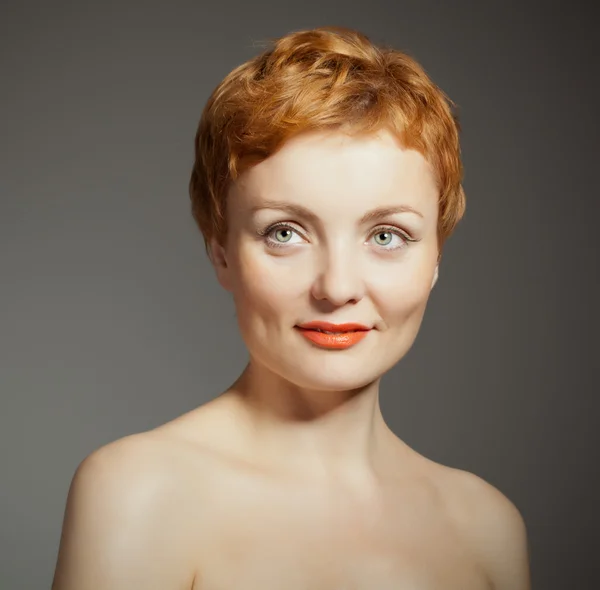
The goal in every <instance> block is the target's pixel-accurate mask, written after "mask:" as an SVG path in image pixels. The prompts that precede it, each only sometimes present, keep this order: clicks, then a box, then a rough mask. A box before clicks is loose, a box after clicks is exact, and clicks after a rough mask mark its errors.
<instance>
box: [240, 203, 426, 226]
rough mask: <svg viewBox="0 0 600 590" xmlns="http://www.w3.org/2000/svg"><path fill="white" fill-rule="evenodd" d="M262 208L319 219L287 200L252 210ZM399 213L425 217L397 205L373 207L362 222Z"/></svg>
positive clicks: (255, 209)
mask: <svg viewBox="0 0 600 590" xmlns="http://www.w3.org/2000/svg"><path fill="white" fill-rule="evenodd" d="M262 209H278V210H279V211H285V212H287V213H291V214H292V215H294V216H297V217H304V218H305V219H308V220H309V221H311V222H316V221H318V217H317V215H315V214H314V213H313V212H312V211H311V210H310V209H307V208H306V207H303V206H302V205H295V204H293V203H286V202H285V201H270V200H268V201H263V202H262V203H261V204H260V205H256V206H254V207H252V209H251V212H252V214H253V215H254V214H255V213H256V212H257V211H260V210H262ZM397 213H414V214H415V215H418V216H419V217H423V214H422V213H421V212H420V211H417V210H416V209H413V208H412V207H411V206H410V205H397V206H395V207H377V208H376V209H372V210H371V211H368V212H367V213H365V214H364V215H363V216H362V217H361V219H360V223H361V224H364V223H368V222H370V221H374V220H376V219H381V218H382V217H387V216H388V215H395V214H397Z"/></svg>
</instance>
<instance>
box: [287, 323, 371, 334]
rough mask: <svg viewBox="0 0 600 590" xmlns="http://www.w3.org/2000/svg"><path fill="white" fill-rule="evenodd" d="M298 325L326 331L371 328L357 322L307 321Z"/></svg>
mask: <svg viewBox="0 0 600 590" xmlns="http://www.w3.org/2000/svg"><path fill="white" fill-rule="evenodd" d="M298 327H299V328H303V329H305V330H324V331H326V332H356V331H360V330H370V329H371V328H370V327H369V326H365V325H364V324H357V323H355V322H349V323H346V324H332V323H331V322H306V323H305V324H298Z"/></svg>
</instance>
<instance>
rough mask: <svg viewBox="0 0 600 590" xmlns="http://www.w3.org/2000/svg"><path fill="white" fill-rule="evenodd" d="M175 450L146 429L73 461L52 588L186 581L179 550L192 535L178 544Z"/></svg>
mask: <svg viewBox="0 0 600 590" xmlns="http://www.w3.org/2000/svg"><path fill="white" fill-rule="evenodd" d="M177 449H178V446H177V444H174V443H172V442H171V441H170V440H169V439H168V438H166V437H164V436H157V435H156V434H155V433H153V432H152V431H150V432H147V433H140V434H135V435H131V436H127V437H124V438H122V439H119V440H117V441H114V442H112V443H110V444H108V445H105V446H103V447H101V448H99V449H97V450H96V451H94V452H93V453H91V454H90V455H88V456H87V457H86V458H85V459H84V460H83V461H82V462H81V463H80V465H79V466H78V467H77V470H76V472H75V474H74V476H73V479H72V481H71V485H70V488H69V493H68V497H67V505H66V510H65V516H64V521H63V530H62V536H61V541H60V547H59V555H58V561H57V566H56V572H55V578H54V583H53V586H52V587H53V590H70V589H71V588H73V589H74V588H78V589H79V590H84V589H87V588H94V589H98V590H102V589H104V588H106V589H108V588H111V589H112V590H118V589H120V588H132V587H144V588H148V589H151V588H157V589H158V588H190V587H191V576H193V571H192V570H191V569H190V565H191V562H190V556H189V555H186V550H185V548H186V546H189V545H190V544H191V543H192V541H193V539H192V538H191V536H190V538H189V539H187V540H188V541H189V542H188V543H186V535H191V531H190V530H189V527H186V516H189V515H186V511H185V510H182V506H184V505H185V503H186V493H187V492H186V486H184V485H182V483H183V477H184V475H183V474H184V470H183V469H182V465H181V459H180V458H179V454H178V452H177ZM188 506H189V503H188ZM174 538H175V539H177V541H178V542H177V543H174V542H173V539H174Z"/></svg>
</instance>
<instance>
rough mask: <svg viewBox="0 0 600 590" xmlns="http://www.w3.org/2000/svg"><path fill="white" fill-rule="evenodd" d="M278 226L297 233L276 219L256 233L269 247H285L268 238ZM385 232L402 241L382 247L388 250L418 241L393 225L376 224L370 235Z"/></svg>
mask: <svg viewBox="0 0 600 590" xmlns="http://www.w3.org/2000/svg"><path fill="white" fill-rule="evenodd" d="M280 228H284V229H289V230H291V231H294V232H296V233H299V232H298V231H297V230H296V229H294V227H292V226H291V225H290V224H289V223H285V222H282V221H278V222H277V223H273V224H271V225H269V226H268V227H267V228H265V229H263V230H260V231H259V232H258V235H260V236H261V237H263V238H265V242H266V243H267V244H268V245H269V246H270V247H273V248H285V247H287V244H285V243H281V242H277V241H275V240H270V239H269V234H271V233H273V231H274V230H276V229H280ZM385 232H389V233H391V234H394V235H396V236H398V237H399V238H401V239H402V240H403V242H404V243H403V245H402V246H396V247H395V248H385V247H384V246H383V249H384V250H387V251H388V252H393V251H395V250H400V249H401V248H405V247H406V246H407V245H408V243H409V242H418V241H419V240H416V239H415V238H411V237H410V236H409V235H408V234H406V233H405V232H402V231H400V230H399V229H398V228H397V227H394V226H391V225H380V226H377V227H376V228H375V230H374V231H373V232H371V237H373V236H376V235H377V234H380V233H385Z"/></svg>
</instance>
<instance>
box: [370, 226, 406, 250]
mask: <svg viewBox="0 0 600 590" xmlns="http://www.w3.org/2000/svg"><path fill="white" fill-rule="evenodd" d="M371 237H372V238H374V240H375V243H376V244H377V245H378V246H381V247H383V248H384V249H385V250H397V249H399V248H404V247H406V245H407V243H408V242H414V241H415V240H413V239H412V238H410V237H409V236H408V235H407V234H405V233H404V232H403V231H401V230H399V229H398V228H396V227H387V226H382V227H378V228H376V229H375V231H374V232H373V233H372V234H371Z"/></svg>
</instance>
